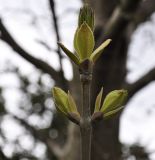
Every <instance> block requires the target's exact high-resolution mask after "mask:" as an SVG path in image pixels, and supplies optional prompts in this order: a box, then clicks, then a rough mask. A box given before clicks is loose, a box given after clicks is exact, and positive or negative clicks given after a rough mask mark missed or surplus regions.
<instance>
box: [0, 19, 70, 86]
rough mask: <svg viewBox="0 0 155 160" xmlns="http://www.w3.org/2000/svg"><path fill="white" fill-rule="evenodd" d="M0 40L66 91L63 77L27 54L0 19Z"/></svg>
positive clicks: (44, 63) (65, 82)
mask: <svg viewBox="0 0 155 160" xmlns="http://www.w3.org/2000/svg"><path fill="white" fill-rule="evenodd" d="M0 31H1V35H0V38H1V39H2V40H3V41H5V42H6V43H7V44H8V45H9V46H10V47H11V48H12V49H13V50H14V51H15V52H16V53H17V54H19V55H20V56H21V57H23V58H24V59H26V60H27V61H28V62H30V63H32V64H33V65H34V66H35V67H37V68H38V69H40V70H41V71H43V72H44V73H48V74H49V75H50V76H51V77H52V78H53V79H54V80H55V81H56V84H57V85H59V86H61V87H63V88H65V89H67V88H68V87H67V81H66V80H65V79H64V77H62V76H61V72H60V71H59V72H57V71H56V70H54V69H53V68H52V67H51V66H50V65H49V64H47V63H46V62H44V61H42V60H40V59H37V58H35V57H33V56H32V55H30V54H29V53H27V52H26V51H25V50H24V49H23V48H22V47H21V46H20V45H19V44H17V43H16V41H15V40H14V39H13V37H12V36H11V34H10V33H9V32H8V30H7V29H6V27H5V26H4V24H3V22H2V20H1V19H0Z"/></svg>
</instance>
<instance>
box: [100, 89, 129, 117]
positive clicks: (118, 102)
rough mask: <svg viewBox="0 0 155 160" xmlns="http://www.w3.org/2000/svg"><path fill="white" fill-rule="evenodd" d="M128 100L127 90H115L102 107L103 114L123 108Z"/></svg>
mask: <svg viewBox="0 0 155 160" xmlns="http://www.w3.org/2000/svg"><path fill="white" fill-rule="evenodd" d="M126 98H127V91H126V90H114V91H112V92H110V93H109V94H108V95H107V96H106V98H105V100H104V103H103V105H102V107H101V112H103V113H104V114H105V113H108V112H109V111H112V110H115V109H117V108H119V107H121V106H122V105H123V103H124V101H125V100H126Z"/></svg>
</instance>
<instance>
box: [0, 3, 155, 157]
mask: <svg viewBox="0 0 155 160" xmlns="http://www.w3.org/2000/svg"><path fill="white" fill-rule="evenodd" d="M89 4H90V5H91V6H92V7H93V8H94V10H95V15H96V29H95V31H94V34H95V38H96V46H99V44H101V42H103V41H104V40H105V39H107V38H111V39H112V40H113V41H112V43H111V44H110V46H109V47H108V48H107V49H106V50H105V53H104V54H103V55H102V57H101V59H100V60H99V61H98V62H97V64H96V65H95V68H94V75H93V82H92V98H91V100H92V103H91V104H92V108H93V105H94V100H95V98H96V95H97V93H98V92H99V90H100V88H101V86H103V87H104V95H106V94H107V93H108V92H109V91H111V90H114V89H121V88H126V89H128V91H129V97H128V100H127V103H126V105H125V107H124V110H123V111H122V112H121V113H119V114H117V115H115V116H114V117H113V118H112V119H110V120H106V121H102V122H100V123H97V124H94V126H93V127H94V131H93V138H92V139H93V144H92V160H155V125H154V123H155V81H154V80H155V30H154V28H155V13H154V11H155V1H154V0H111V1H108V0H98V1H95V0H89ZM82 5H83V2H82V1H81V0H67V1H63V0H11V1H10V0H0V160H73V159H74V160H79V159H80V158H79V157H80V151H79V149H80V147H79V130H78V128H77V127H76V126H75V125H73V124H72V123H70V122H68V120H66V119H65V118H64V117H63V116H62V115H60V114H59V113H57V112H56V111H55V107H54V104H53V101H52V97H51V88H52V87H53V86H55V85H57V86H59V87H61V88H63V89H64V90H68V89H70V90H71V92H72V94H73V95H74V98H75V99H76V102H77V103H78V102H79V101H80V86H79V81H78V80H79V79H78V71H77V68H76V67H75V66H74V65H73V64H72V63H71V62H70V61H69V60H68V58H67V57H66V56H65V55H64V54H63V53H62V52H61V50H60V48H58V46H57V42H58V41H61V42H63V43H64V44H65V45H66V46H68V48H70V49H71V50H73V44H72V42H73V37H74V32H75V29H76V27H77V17H78V12H79V9H80V7H81V6H82ZM73 75H74V76H73ZM79 110H80V104H79Z"/></svg>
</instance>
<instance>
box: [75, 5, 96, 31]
mask: <svg viewBox="0 0 155 160" xmlns="http://www.w3.org/2000/svg"><path fill="white" fill-rule="evenodd" d="M84 22H85V23H87V25H88V26H89V27H90V28H91V30H92V31H94V11H93V10H92V8H91V7H89V6H88V4H85V5H84V6H83V7H82V8H81V9H80V13H79V20H78V27H79V28H80V26H81V25H82V24H83V23H84Z"/></svg>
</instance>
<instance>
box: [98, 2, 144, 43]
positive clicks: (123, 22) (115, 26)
mask: <svg viewBox="0 0 155 160" xmlns="http://www.w3.org/2000/svg"><path fill="white" fill-rule="evenodd" d="M141 1H142V0H121V2H120V4H119V5H118V6H117V7H116V9H115V10H114V12H113V14H112V16H111V18H110V19H109V21H108V22H107V24H106V26H105V29H104V32H103V34H102V35H101V37H100V39H99V43H101V42H102V41H103V40H105V39H107V38H115V37H116V38H117V36H118V35H119V34H120V32H122V31H124V29H125V28H126V27H127V25H128V24H129V22H130V21H131V20H132V19H133V16H134V14H135V12H136V10H137V8H138V7H139V4H140V2H141Z"/></svg>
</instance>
